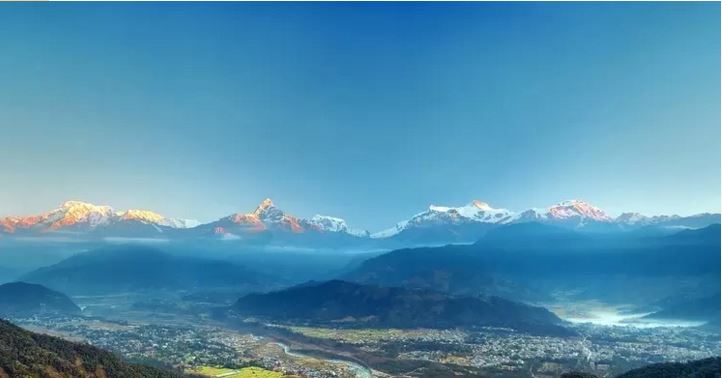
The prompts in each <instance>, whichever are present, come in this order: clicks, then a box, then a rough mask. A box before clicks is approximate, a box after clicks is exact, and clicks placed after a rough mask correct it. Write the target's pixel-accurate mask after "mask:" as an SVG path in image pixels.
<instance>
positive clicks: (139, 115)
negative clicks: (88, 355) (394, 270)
mask: <svg viewBox="0 0 722 378" xmlns="http://www.w3.org/2000/svg"><path fill="white" fill-rule="evenodd" d="M0 161H2V165H0V214H1V215H10V214H30V213H35V212H39V211H44V210H48V209H50V208H54V207H56V206H57V205H58V204H59V203H60V202H62V201H64V200H66V199H80V200H85V201H90V202H94V203H102V204H110V205H112V206H114V207H116V208H119V209H124V208H129V207H133V208H137V207H139V208H150V209H153V210H156V211H158V212H161V213H163V214H165V215H168V216H176V217H186V218H195V219H199V220H201V221H208V220H212V219H216V218H219V217H221V216H224V215H227V214H230V213H232V212H236V211H247V210H251V209H253V208H254V207H255V206H256V204H257V203H258V202H260V201H261V200H262V199H263V198H265V197H271V198H273V199H274V200H275V202H276V204H277V205H278V206H279V207H281V208H283V209H285V210H287V211H289V212H292V213H294V214H296V215H300V216H311V215H313V214H315V213H322V214H329V215H338V216H342V217H344V218H346V219H347V221H348V222H349V223H350V224H351V225H352V226H357V227H362V228H367V229H371V230H372V231H374V230H378V229H382V228H386V227H388V226H390V225H391V224H393V223H395V222H396V221H399V220H402V219H405V218H407V217H408V216H410V215H412V214H414V213H417V212H419V211H421V210H423V209H424V208H425V207H426V206H428V204H430V203H434V204H445V205H461V204H464V203H467V202H469V201H471V200H472V199H475V198H478V199H481V200H484V201H487V202H489V203H490V204H491V205H493V206H495V207H506V208H509V209H513V210H523V209H525V208H528V207H543V206H548V205H551V204H553V203H556V202H558V201H560V200H563V199H569V198H579V199H584V200H587V201H589V202H592V203H593V204H596V205H597V206H600V207H602V208H603V209H605V210H607V211H608V212H610V213H612V214H615V215H616V214H618V213H620V212H622V211H640V212H643V213H647V214H657V213H680V214H691V213H697V212H702V211H719V208H720V5H719V4H718V3H713V2H709V3H586V4H579V3H533V4H530V3H507V4H501V3H476V4H471V3H462V4H433V3H424V4H409V3H405V4H393V3H383V4H381V3H347V4H332V3H322V4H311V5H309V4H298V3H296V4H290V3H286V4H273V3H264V4H260V3H255V4H237V3H236V4H232V3H215V4H208V3H206V4H191V3H162V4H148V3H121V4H119V3H115V4H110V3H108V4H98V3H96V4H90V3H74V4H69V3H25V4H22V3H4V4H0Z"/></svg>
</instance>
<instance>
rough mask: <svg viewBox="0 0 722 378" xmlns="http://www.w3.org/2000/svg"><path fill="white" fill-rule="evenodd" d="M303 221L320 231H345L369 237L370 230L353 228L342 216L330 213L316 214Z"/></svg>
mask: <svg viewBox="0 0 722 378" xmlns="http://www.w3.org/2000/svg"><path fill="white" fill-rule="evenodd" d="M303 223H304V224H306V225H308V227H309V228H316V229H317V230H318V231H320V232H344V233H347V234H350V235H354V236H358V237H367V236H369V232H368V231H366V230H360V229H356V228H351V227H349V226H348V224H346V221H345V220H343V219H341V218H336V217H330V216H328V215H320V214H316V215H314V216H313V217H311V218H310V219H305V220H303Z"/></svg>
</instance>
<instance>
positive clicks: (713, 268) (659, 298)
mask: <svg viewBox="0 0 722 378" xmlns="http://www.w3.org/2000/svg"><path fill="white" fill-rule="evenodd" d="M344 279H346V280H349V281H354V282H359V283H364V284H376V285H381V286H403V287H412V288H426V289H433V290H437V291H443V292H446V293H450V294H455V295H471V296H475V295H479V294H484V295H500V296H504V297H506V298H511V299H515V300H523V301H530V302H536V303H538V302H541V301H550V300H553V299H554V298H552V297H551V293H554V292H567V293H573V294H570V295H572V296H571V297H570V298H569V299H570V300H585V299H597V300H602V301H608V302H612V303H638V304H642V303H644V304H649V305H650V306H651V305H654V307H650V308H649V309H645V312H647V311H649V312H654V311H660V313H659V314H658V316H660V317H663V316H668V317H669V316H675V315H682V314H683V312H684V311H683V310H682V309H680V308H677V309H675V307H681V306H687V305H685V304H684V302H685V301H694V302H695V303H696V305H695V306H694V307H690V306H687V309H688V310H690V311H691V310H695V309H696V311H698V312H699V314H698V315H699V316H704V317H705V318H707V316H708V315H709V314H710V313H712V314H719V312H720V311H719V297H720V296H719V282H720V225H719V224H716V225H711V226H708V227H705V228H702V229H696V230H686V231H679V232H677V233H675V234H672V235H659V234H656V233H655V234H651V235H650V234H646V233H641V234H640V233H638V232H634V231H633V232H629V233H614V234H588V233H580V232H576V231H573V230H569V229H565V228H560V227H556V226H552V225H547V224H541V223H525V224H513V225H507V226H503V227H499V228H496V229H494V230H492V231H489V232H488V233H487V234H486V235H485V236H484V237H483V238H481V239H480V240H479V241H478V242H477V243H475V244H473V245H449V246H443V247H434V248H431V247H427V248H411V249H401V250H396V251H392V252H389V253H386V254H383V255H380V256H377V257H373V258H370V259H368V260H366V261H363V262H362V263H361V264H360V265H359V266H358V267H357V268H356V269H354V270H353V271H351V272H349V273H347V274H346V275H345V276H344ZM630 287H634V290H629V288H630ZM682 292H684V293H686V294H684V296H682V297H674V296H676V295H677V294H678V293H682ZM705 298H712V299H711V300H706V301H705V300H704V299H705ZM715 298H716V299H715ZM705 305H709V306H707V308H703V307H705ZM690 311H688V312H690ZM684 315H690V314H689V313H687V314H684ZM695 316H697V315H696V314H695ZM717 323H719V322H717Z"/></svg>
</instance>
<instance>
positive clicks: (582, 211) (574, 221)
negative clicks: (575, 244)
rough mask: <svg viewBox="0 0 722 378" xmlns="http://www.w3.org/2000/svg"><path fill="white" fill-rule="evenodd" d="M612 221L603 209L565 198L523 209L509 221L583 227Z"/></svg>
mask: <svg viewBox="0 0 722 378" xmlns="http://www.w3.org/2000/svg"><path fill="white" fill-rule="evenodd" d="M612 221H613V219H612V217H610V216H609V215H608V214H607V213H606V212H604V210H602V209H600V208H598V207H596V206H594V205H592V204H590V203H587V202H584V201H581V200H567V201H562V202H559V203H558V204H555V205H552V206H549V207H547V208H546V209H538V208H533V209H529V210H525V211H522V212H520V213H519V214H516V215H514V216H513V217H512V220H511V222H513V223H521V222H542V223H559V224H567V225H572V226H575V227H583V226H584V225H586V224H589V223H596V222H599V223H611V222H612Z"/></svg>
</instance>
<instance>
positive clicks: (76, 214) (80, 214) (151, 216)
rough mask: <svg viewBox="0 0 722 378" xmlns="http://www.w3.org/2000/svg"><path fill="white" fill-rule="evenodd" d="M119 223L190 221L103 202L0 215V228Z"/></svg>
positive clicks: (44, 229)
mask: <svg viewBox="0 0 722 378" xmlns="http://www.w3.org/2000/svg"><path fill="white" fill-rule="evenodd" d="M123 224H126V225H127V224H146V225H152V226H162V227H168V228H186V227H188V226H190V225H192V224H193V221H188V220H180V219H174V218H166V217H164V216H162V215H160V214H158V213H155V212H152V211H148V210H137V209H131V210H126V211H121V212H118V211H115V210H114V209H113V208H112V207H110V206H106V205H102V206H101V205H94V204H91V203H87V202H81V201H66V202H64V203H62V204H61V205H60V207H58V208H57V209H54V210H51V211H48V212H45V213H42V214H38V215H30V216H20V217H5V218H0V232H2V233H6V234H15V233H35V232H37V233H48V232H60V231H72V232H83V231H94V230H98V229H104V228H109V227H115V226H118V225H123Z"/></svg>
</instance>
